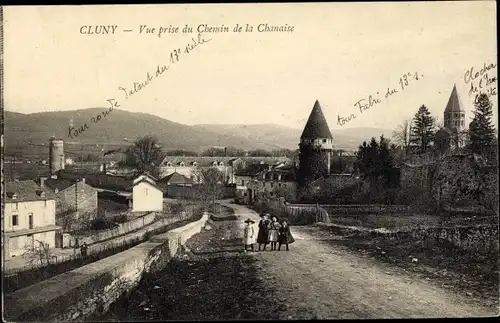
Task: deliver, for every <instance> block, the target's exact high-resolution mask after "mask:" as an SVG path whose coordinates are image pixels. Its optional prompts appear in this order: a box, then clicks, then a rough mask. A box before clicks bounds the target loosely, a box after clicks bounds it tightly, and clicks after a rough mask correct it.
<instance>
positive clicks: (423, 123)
mask: <svg viewBox="0 0 500 323" xmlns="http://www.w3.org/2000/svg"><path fill="white" fill-rule="evenodd" d="M435 122H436V121H435V119H434V117H432V116H431V113H430V112H429V110H428V109H427V107H426V106H425V105H422V106H421V107H420V108H419V109H418V111H417V113H416V114H415V117H414V119H413V126H412V129H411V139H410V142H411V143H414V144H416V145H417V146H418V148H419V152H420V153H425V152H426V151H428V150H429V148H430V147H431V146H432V143H433V141H434V134H435V128H436V126H435Z"/></svg>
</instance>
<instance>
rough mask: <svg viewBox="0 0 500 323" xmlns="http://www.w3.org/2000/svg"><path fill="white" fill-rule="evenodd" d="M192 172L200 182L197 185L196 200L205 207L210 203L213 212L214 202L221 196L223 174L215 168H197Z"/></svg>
mask: <svg viewBox="0 0 500 323" xmlns="http://www.w3.org/2000/svg"><path fill="white" fill-rule="evenodd" d="M194 172H195V176H196V177H197V178H198V179H199V180H200V182H201V183H200V184H199V185H198V192H197V193H198V198H199V199H201V201H202V202H203V204H204V205H205V206H208V204H209V202H212V203H213V205H214V210H215V201H216V200H217V199H219V198H221V196H222V192H221V189H220V187H221V185H222V184H223V181H224V174H223V173H222V172H221V171H219V170H218V169H217V168H215V167H205V168H202V167H197V168H196V169H195V170H194Z"/></svg>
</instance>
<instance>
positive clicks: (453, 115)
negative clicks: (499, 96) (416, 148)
mask: <svg viewBox="0 0 500 323" xmlns="http://www.w3.org/2000/svg"><path fill="white" fill-rule="evenodd" d="M467 142H468V130H467V127H466V121H465V109H464V107H463V104H462V102H461V100H460V97H459V95H458V92H457V87H456V85H454V86H453V90H452V91H451V95H450V98H449V100H448V104H447V105H446V108H445V110H444V126H443V127H442V128H441V129H439V130H438V131H437V132H436V135H435V137H434V146H435V147H436V148H437V149H438V150H439V151H441V152H447V151H450V150H455V149H457V148H462V147H465V145H467Z"/></svg>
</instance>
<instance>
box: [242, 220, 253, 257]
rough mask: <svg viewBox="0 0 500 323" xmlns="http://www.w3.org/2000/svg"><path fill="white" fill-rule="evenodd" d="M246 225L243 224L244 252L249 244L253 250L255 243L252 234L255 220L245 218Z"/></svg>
mask: <svg viewBox="0 0 500 323" xmlns="http://www.w3.org/2000/svg"><path fill="white" fill-rule="evenodd" d="M245 223H246V226H245V232H244V233H243V244H244V245H245V252H247V247H248V246H250V248H251V249H252V251H253V244H254V243H255V239H254V237H255V234H254V229H253V225H252V224H254V223H255V221H253V220H251V219H247V220H246V221H245Z"/></svg>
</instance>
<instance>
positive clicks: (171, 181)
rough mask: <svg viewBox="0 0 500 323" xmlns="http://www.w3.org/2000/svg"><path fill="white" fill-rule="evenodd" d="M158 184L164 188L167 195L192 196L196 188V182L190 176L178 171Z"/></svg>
mask: <svg viewBox="0 0 500 323" xmlns="http://www.w3.org/2000/svg"><path fill="white" fill-rule="evenodd" d="M158 186H160V187H161V188H162V189H163V192H164V195H165V196H166V197H167V196H168V197H172V198H176V197H188V196H191V195H192V194H191V193H193V190H194V189H195V188H194V186H196V183H195V181H194V180H192V179H191V178H188V177H186V176H184V175H182V174H179V173H177V172H173V173H171V174H169V175H167V176H165V177H163V178H161V179H160V180H159V181H158Z"/></svg>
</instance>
